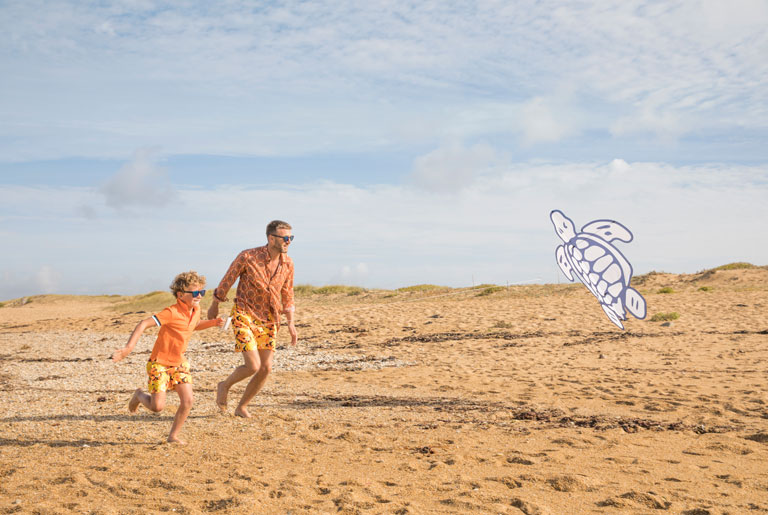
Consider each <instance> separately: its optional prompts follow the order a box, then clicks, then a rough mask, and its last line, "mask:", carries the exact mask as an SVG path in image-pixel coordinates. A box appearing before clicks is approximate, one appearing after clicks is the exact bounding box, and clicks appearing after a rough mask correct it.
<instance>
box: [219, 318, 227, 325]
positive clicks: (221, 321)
mask: <svg viewBox="0 0 768 515" xmlns="http://www.w3.org/2000/svg"><path fill="white" fill-rule="evenodd" d="M226 322H227V321H226V320H224V319H223V318H221V317H219V318H217V319H216V325H217V326H218V327H224V324H225V323H226Z"/></svg>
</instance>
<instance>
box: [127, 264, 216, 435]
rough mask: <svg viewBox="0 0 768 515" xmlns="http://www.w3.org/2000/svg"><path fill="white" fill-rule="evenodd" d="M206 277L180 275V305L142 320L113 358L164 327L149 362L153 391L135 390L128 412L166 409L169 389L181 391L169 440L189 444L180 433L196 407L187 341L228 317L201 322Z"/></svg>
mask: <svg viewBox="0 0 768 515" xmlns="http://www.w3.org/2000/svg"><path fill="white" fill-rule="evenodd" d="M204 287H205V277H203V276H201V275H197V272H195V271H190V272H185V273H182V274H179V275H177V276H176V278H174V280H173V283H171V292H172V293H173V294H174V295H175V296H176V301H177V302H176V304H174V305H173V306H169V307H167V308H165V309H164V310H162V311H161V312H160V313H157V314H156V315H154V316H152V317H150V318H146V319H144V320H142V321H141V322H139V324H138V325H137V326H136V328H135V329H134V330H133V333H131V336H130V338H128V343H127V344H126V345H125V347H124V348H122V349H117V350H115V352H114V354H112V361H114V362H118V361H120V360H122V359H123V358H125V357H126V356H127V355H128V354H130V353H131V351H132V350H133V348H134V347H135V346H136V343H137V342H138V341H139V337H140V336H141V333H143V332H144V330H145V329H147V328H148V327H149V326H151V325H153V324H155V325H157V326H159V327H160V332H159V333H158V334H157V340H156V341H155V345H154V347H153V348H152V354H151V355H150V356H149V362H148V363H147V374H149V385H148V390H149V393H148V394H147V393H144V392H143V391H142V390H141V388H137V389H136V391H135V392H133V396H132V397H131V400H130V402H129V403H128V411H130V412H131V413H136V410H137V409H138V408H139V404H141V405H142V406H144V407H145V408H147V409H148V410H150V411H154V412H155V413H157V412H160V411H163V408H165V392H166V391H169V390H170V391H173V390H176V393H178V394H179V409H178V410H176V416H175V417H174V418H173V425H172V426H171V432H170V434H169V435H168V442H169V443H178V444H181V445H184V444H186V442H185V441H183V440H181V439H179V432H180V431H181V426H182V425H184V421H185V420H186V419H187V416H188V415H189V412H190V410H191V409H192V375H191V374H190V369H189V362H188V361H187V360H186V358H185V357H184V351H185V350H187V342H189V338H190V337H191V336H192V333H193V332H194V331H199V330H201V329H208V328H209V327H214V326H223V325H224V320H223V319H221V318H215V319H213V320H204V321H202V322H201V321H200V300H202V298H203V296H204V295H205V290H203V289H202V288H204Z"/></svg>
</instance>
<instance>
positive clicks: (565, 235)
mask: <svg viewBox="0 0 768 515" xmlns="http://www.w3.org/2000/svg"><path fill="white" fill-rule="evenodd" d="M549 218H550V220H552V225H554V226H555V232H556V233H557V235H558V236H559V237H560V239H561V240H563V242H564V244H563V245H559V246H558V247H557V250H556V251H555V256H556V258H557V264H558V265H559V266H560V270H562V271H563V273H564V274H565V276H566V277H567V278H568V279H569V280H570V281H573V274H575V275H576V277H578V278H579V280H580V281H581V282H583V283H584V285H585V286H586V287H587V289H588V290H589V291H590V292H592V294H593V295H594V296H595V297H597V300H598V301H600V306H602V308H603V311H605V314H606V315H608V318H610V319H611V322H613V323H614V324H616V325H617V326H618V327H619V328H621V329H624V325H623V324H622V323H621V321H622V320H626V319H627V314H626V311H625V308H626V310H628V311H629V312H630V313H632V315H633V316H634V317H635V318H638V319H643V318H645V315H646V309H645V299H644V298H643V296H642V295H640V293H639V292H638V291H637V290H635V289H634V288H630V286H629V281H630V280H631V279H632V265H630V264H629V261H627V259H626V258H625V257H624V255H623V254H622V253H621V252H619V250H618V249H617V248H616V247H614V246H613V244H612V242H614V241H616V240H618V241H623V242H625V243H629V242H631V241H632V239H633V236H632V233H631V232H630V231H629V229H627V228H626V227H624V226H623V225H621V224H620V223H619V222H616V221H613V220H594V221H592V222H589V223H588V224H587V225H585V226H584V227H582V228H581V231H580V232H578V233H577V232H576V225H574V223H573V220H571V219H570V218H568V217H567V216H565V214H563V212H562V211H558V210H557V209H555V210H554V211H552V212H551V213H550V214H549Z"/></svg>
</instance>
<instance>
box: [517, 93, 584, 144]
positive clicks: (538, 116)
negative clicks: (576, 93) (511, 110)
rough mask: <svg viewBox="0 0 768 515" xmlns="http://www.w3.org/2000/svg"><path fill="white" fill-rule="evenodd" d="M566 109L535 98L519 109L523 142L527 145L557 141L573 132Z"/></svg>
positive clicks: (562, 105)
mask: <svg viewBox="0 0 768 515" xmlns="http://www.w3.org/2000/svg"><path fill="white" fill-rule="evenodd" d="M566 109H567V107H566V106H565V105H564V104H562V103H560V105H557V103H554V104H553V103H552V102H550V101H548V100H546V99H544V98H541V97H535V98H533V99H531V100H530V101H529V102H527V103H526V104H524V105H523V106H522V109H521V113H520V114H521V118H522V132H523V142H524V143H525V144H527V145H531V144H534V143H541V142H550V141H559V140H561V139H563V138H564V137H566V136H569V135H570V134H571V133H572V132H574V130H573V127H572V124H571V123H570V121H569V120H567V112H566Z"/></svg>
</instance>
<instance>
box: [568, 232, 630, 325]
mask: <svg viewBox="0 0 768 515" xmlns="http://www.w3.org/2000/svg"><path fill="white" fill-rule="evenodd" d="M565 252H566V255H567V256H568V259H569V260H570V262H571V266H572V267H573V270H574V272H575V273H576V275H577V276H578V277H579V279H580V280H581V282H583V283H584V285H585V286H586V287H587V288H589V290H590V291H591V292H592V294H593V295H595V297H597V298H598V300H600V302H601V303H603V304H605V305H608V306H611V307H612V308H613V309H614V310H616V311H617V313H618V314H620V315H622V316H625V313H624V308H623V299H621V298H619V295H621V293H622V291H623V290H624V288H625V287H626V286H627V278H626V277H625V274H624V267H623V266H622V264H623V263H624V262H626V260H625V259H623V256H620V255H619V256H617V255H616V253H617V251H616V249H614V248H612V247H611V248H608V247H606V246H605V245H604V244H602V243H600V241H599V240H598V239H597V238H592V237H590V236H589V235H588V234H584V233H580V234H577V235H576V236H575V237H574V238H572V239H571V240H570V241H569V242H568V243H566V245H565Z"/></svg>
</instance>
